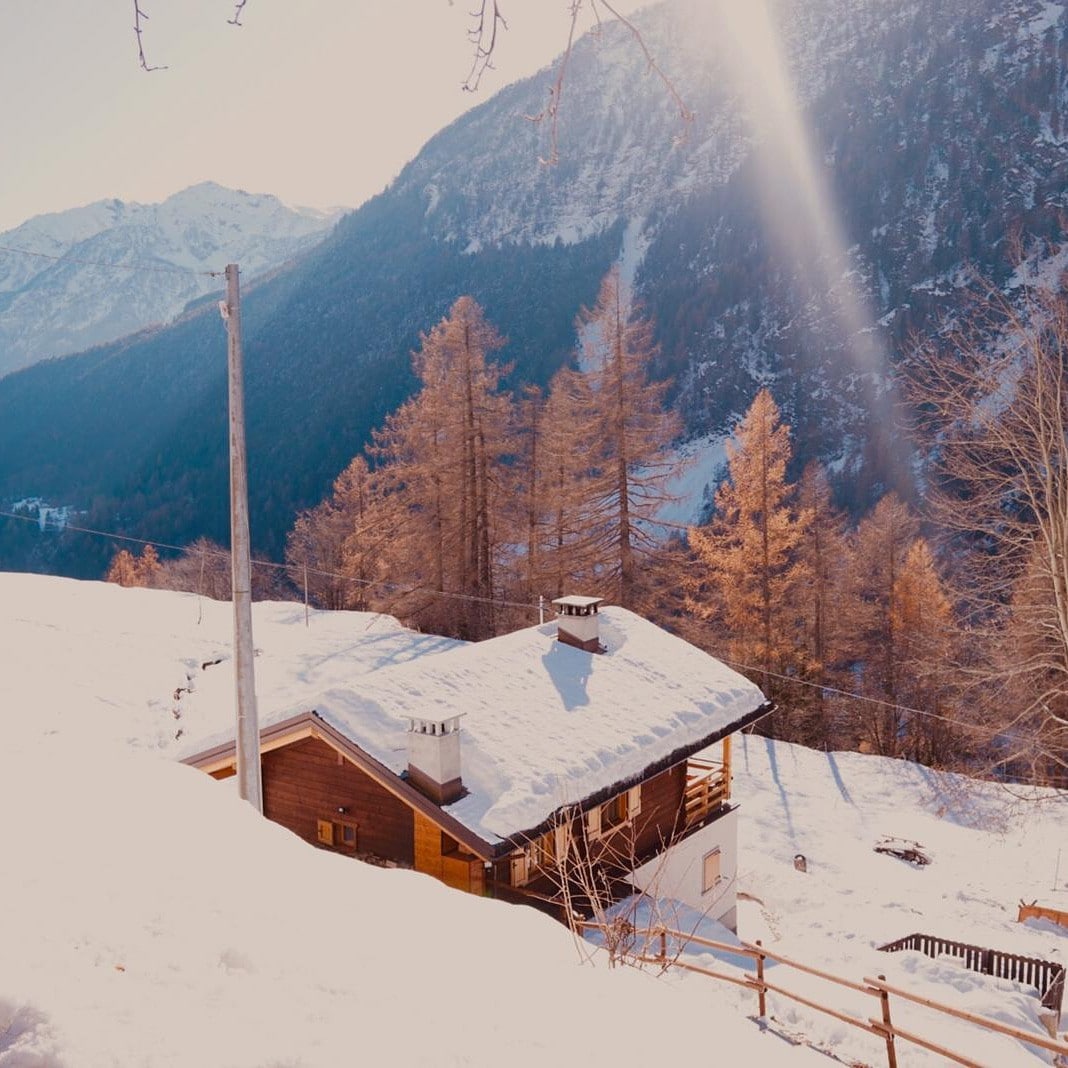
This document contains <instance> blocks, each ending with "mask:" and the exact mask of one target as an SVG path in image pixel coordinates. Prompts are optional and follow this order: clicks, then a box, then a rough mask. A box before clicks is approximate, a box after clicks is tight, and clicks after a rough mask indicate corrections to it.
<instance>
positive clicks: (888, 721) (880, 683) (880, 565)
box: [842, 493, 919, 756]
mask: <svg viewBox="0 0 1068 1068" xmlns="http://www.w3.org/2000/svg"><path fill="white" fill-rule="evenodd" d="M918 536H919V519H918V518H917V516H916V514H915V513H914V512H913V511H912V509H910V508H909V507H908V505H906V504H905V502H904V501H902V500H901V498H900V497H898V496H897V494H895V493H889V494H887V495H886V496H885V497H883V498H882V499H881V500H880V501H879V502H878V504H876V506H875V508H874V509H873V510H872V511H871V513H870V514H869V515H867V516H865V517H864V519H862V520H861V522H860V524H859V526H858V527H857V530H856V533H855V535H854V537H853V539H852V546H851V552H850V556H849V578H848V597H847V598H846V600H845V602H844V604H843V613H842V621H843V625H844V626H845V627H846V629H847V632H848V635H849V638H848V641H849V650H850V660H851V664H850V667H851V674H852V679H853V685H854V686H855V687H857V688H859V691H860V693H861V694H862V695H863V696H865V697H869V698H872V699H873V700H872V702H858V704H857V707H858V708H860V709H862V711H861V712H859V713H857V720H858V721H857V723H856V730H857V734H858V736H859V737H860V738H861V739H862V740H863V741H864V743H866V744H865V747H866V748H869V749H870V750H871V751H873V752H875V753H879V754H881V755H882V756H898V755H900V754H901V753H902V752H903V750H904V747H905V738H904V733H905V725H906V715H905V713H904V712H903V711H902V710H901V708H900V707H899V705H900V703H901V701H902V698H903V696H904V693H903V690H904V689H905V688H906V686H905V679H906V676H907V672H908V666H907V665H906V663H905V659H906V642H905V636H904V634H903V632H902V630H901V627H902V613H901V610H900V607H899V605H898V598H899V597H900V596H901V594H902V590H903V587H902V583H901V578H902V575H903V574H904V573H905V569H906V560H907V559H908V556H909V552H910V550H911V549H912V547H913V545H914V543H915V542H916V540H917V538H918Z"/></svg>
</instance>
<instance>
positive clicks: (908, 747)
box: [891, 537, 967, 767]
mask: <svg viewBox="0 0 1068 1068" xmlns="http://www.w3.org/2000/svg"><path fill="white" fill-rule="evenodd" d="M892 603H893V607H892V612H893V617H894V618H893V619H892V621H891V632H892V634H893V635H894V640H895V641H896V642H897V644H898V648H899V650H900V652H899V656H898V660H899V663H900V665H901V671H900V675H899V679H898V684H897V693H896V698H897V700H898V701H899V702H900V703H901V704H902V705H905V706H907V707H909V708H912V709H916V710H917V713H919V714H914V713H911V712H909V713H905V715H906V717H907V718H906V721H905V727H904V731H903V747H904V751H905V752H906V754H907V755H908V756H909V757H910V758H911V759H913V760H917V761H919V762H920V763H922V764H927V765H931V766H936V767H947V766H949V765H951V764H954V763H958V762H959V758H960V756H962V755H963V749H962V744H964V743H966V741H967V739H965V738H964V737H962V735H961V734H960V732H958V731H957V730H956V729H955V728H954V724H953V720H954V718H955V713H956V696H957V692H958V687H957V685H956V681H957V674H956V672H955V670H954V668H953V664H954V661H955V656H954V644H955V640H956V635H957V627H956V622H955V620H954V616H953V607H952V605H951V603H950V600H949V597H948V596H947V594H946V590H945V587H944V585H943V583H942V580H941V578H940V577H939V574H938V569H937V567H936V566H935V560H934V554H933V553H932V552H931V547H930V545H929V544H928V543H927V540H926V539H925V538H922V537H921V538H917V539H916V540H915V541H914V542H913V543H912V545H911V546H909V549H908V552H907V553H906V554H905V559H904V562H903V565H902V568H901V570H900V572H899V573H898V575H897V578H896V580H895V589H894V591H893V598H892ZM923 713H927V714H926V715H924V714H923Z"/></svg>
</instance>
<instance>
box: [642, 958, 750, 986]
mask: <svg viewBox="0 0 1068 1068" xmlns="http://www.w3.org/2000/svg"><path fill="white" fill-rule="evenodd" d="M635 959H637V960H639V961H641V962H642V963H643V964H660V965H666V966H667V967H669V968H682V969H683V970H684V971H688V972H697V974H698V975H707V976H708V977H709V978H710V979H722V980H723V981H724V982H726V983H734V985H735V986H744V987H747V988H748V987H749V985H750V984H749V982H748V981H747V980H745V979H742V978H739V977H738V976H737V975H727V973H726V972H716V971H713V970H712V969H711V968H702V967H701V966H700V965H698V964H690V963H689V962H688V961H684V960H679V959H678V958H672V957H668V959H667V960H666V961H662V960H661V959H660V958H659V957H645V956H639V957H637V958H635Z"/></svg>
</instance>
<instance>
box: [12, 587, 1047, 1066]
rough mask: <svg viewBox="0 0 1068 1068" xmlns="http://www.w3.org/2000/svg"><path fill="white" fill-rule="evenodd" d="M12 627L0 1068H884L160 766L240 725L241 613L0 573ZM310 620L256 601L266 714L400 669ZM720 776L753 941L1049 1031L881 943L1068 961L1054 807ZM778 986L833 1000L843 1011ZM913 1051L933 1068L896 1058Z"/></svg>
mask: <svg viewBox="0 0 1068 1068" xmlns="http://www.w3.org/2000/svg"><path fill="white" fill-rule="evenodd" d="M0 604H3V605H4V614H3V618H2V619H0V644H2V646H3V648H4V649H5V650H6V651H7V653H8V663H9V664H10V665H12V667H11V670H8V671H5V672H3V673H2V674H0V708H2V709H3V710H4V712H3V715H2V716H0V837H2V840H3V843H4V848H3V849H2V850H0V884H2V885H3V887H4V908H3V909H2V910H0V944H2V945H3V946H4V952H3V953H2V954H0V1065H4V1066H7V1065H34V1066H35V1068H82V1066H85V1065H104V1064H123V1065H126V1064H138V1065H143V1066H145V1068H164V1066H167V1068H176V1066H183V1068H184V1066H187V1065H188V1066H192V1065H203V1064H227V1065H234V1066H247V1068H252V1066H257V1068H259V1066H262V1068H268V1066H277V1065H281V1064H285V1065H290V1066H293V1068H297V1066H300V1068H313V1066H314V1068H320V1066H321V1068H327V1066H329V1068H335V1066H336V1065H339V1064H345V1063H349V1062H350V1061H351V1060H352V1059H353V1057H354V1056H355V1055H357V1054H358V1055H359V1056H360V1058H361V1059H362V1060H365V1061H367V1062H369V1063H385V1062H387V1061H389V1062H390V1063H395V1064H401V1065H427V1066H431V1065H433V1066H439V1065H442V1064H465V1065H478V1066H480V1065H487V1066H489V1065H495V1064H498V1063H499V1061H500V1057H501V1055H502V1054H501V1051H502V1049H507V1053H508V1059H509V1061H510V1062H511V1063H514V1064H518V1065H524V1066H526V1065H529V1066H531V1068H534V1066H541V1065H544V1064H545V1063H547V1062H553V1063H560V1064H602V1063H604V1064H614V1065H619V1066H620V1068H632V1066H633V1068H645V1066H647V1065H650V1064H681V1063H695V1062H697V1061H699V1060H700V1059H701V1058H707V1056H708V1054H709V1049H710V1048H713V1049H714V1051H715V1054H716V1056H718V1057H721V1058H727V1059H730V1060H733V1061H734V1062H736V1063H744V1064H752V1065H760V1066H761V1068H764V1066H767V1068H810V1066H812V1068H815V1066H816V1065H826V1064H827V1063H828V1060H827V1056H826V1055H825V1053H819V1054H817V1053H815V1052H814V1051H812V1050H810V1049H808V1048H807V1047H806V1046H805V1045H794V1044H793V1042H796V1041H798V1036H799V1035H801V1036H807V1040H808V1041H811V1042H813V1043H815V1044H816V1045H817V1046H818V1047H819V1048H821V1049H823V1050H825V1051H826V1053H829V1054H831V1055H832V1056H834V1057H836V1058H838V1059H839V1060H842V1061H845V1062H846V1063H851V1062H855V1061H861V1062H863V1063H868V1064H880V1063H884V1062H883V1060H882V1057H883V1056H884V1055H885V1053H884V1051H883V1050H882V1048H881V1043H880V1042H879V1041H878V1040H877V1039H875V1038H874V1037H872V1036H869V1035H865V1034H863V1033H862V1032H860V1031H854V1030H850V1029H847V1028H845V1027H844V1025H841V1024H839V1023H838V1022H837V1021H834V1020H833V1019H830V1018H828V1017H823V1016H820V1015H819V1014H817V1013H814V1012H810V1011H808V1010H805V1009H803V1008H801V1007H798V1006H796V1005H795V1004H793V1003H788V1002H786V1001H783V1000H780V999H778V998H775V997H773V998H772V1000H771V1009H772V1013H773V1015H774V1019H772V1020H771V1021H769V1026H768V1027H767V1028H765V1029H761V1028H758V1027H757V1026H756V1025H755V1024H754V1023H753V1022H752V1021H750V1020H747V1019H746V1018H745V1017H746V1016H751V1015H753V1013H754V1012H755V999H754V995H753V993H752V991H750V990H742V989H737V988H734V987H731V986H727V985H726V984H721V983H715V982H713V981H712V980H708V979H705V978H703V977H701V976H687V977H683V976H682V975H681V973H679V972H671V973H669V974H668V976H666V977H663V978H661V979H657V978H656V977H655V975H654V974H653V973H651V972H638V971H635V970H632V969H626V968H624V969H616V970H609V969H607V968H606V967H605V966H604V962H603V961H599V960H597V959H596V958H595V959H594V960H592V961H589V962H587V963H581V959H582V958H583V956H584V955H585V954H584V953H576V946H575V945H574V944H573V942H572V940H571V937H570V935H569V934H568V933H567V932H566V931H565V930H564V929H563V928H561V927H559V926H557V925H556V924H555V923H554V922H553V921H551V920H549V919H547V918H546V917H544V916H543V915H541V914H540V913H537V912H535V911H533V910H529V909H526V908H523V907H519V906H508V905H504V904H501V903H499V902H495V901H487V900H483V899H478V898H473V897H470V896H467V895H464V894H462V893H459V892H457V891H453V890H450V889H447V888H445V887H443V886H442V885H440V884H438V883H436V882H435V881H433V880H431V879H428V878H425V877H423V876H421V875H418V874H415V873H412V872H406V871H401V870H387V869H379V868H373V867H368V866H365V865H363V864H362V863H360V862H358V861H354V860H350V859H348V858H344V857H339V856H336V855H333V854H327V853H323V852H320V851H318V850H316V849H314V848H312V847H310V846H308V845H306V844H305V843H303V842H301V841H299V840H298V839H296V838H295V837H294V836H293V835H291V834H289V833H288V832H287V831H285V830H284V829H282V828H280V827H278V826H276V825H274V824H270V823H267V822H266V821H263V820H261V819H259V818H258V817H257V816H255V814H254V813H253V812H252V811H251V810H250V809H249V808H248V807H247V806H246V805H244V804H243V803H242V802H240V801H238V800H237V799H236V798H235V797H234V796H233V792H232V789H231V787H232V780H231V783H230V784H226V783H223V784H220V783H216V782H214V781H212V780H211V779H210V778H209V777H208V776H206V775H203V774H202V773H200V772H197V771H194V770H192V769H190V768H186V767H181V766H177V765H176V764H175V762H174V757H175V754H176V752H177V751H178V750H179V749H180V748H181V747H182V746H184V745H185V744H186V741H187V740H188V738H189V737H192V736H194V735H195V733H196V732H198V731H200V730H205V729H208V730H210V729H213V726H214V724H215V722H216V720H217V717H218V716H219V715H220V714H223V713H225V711H226V708H225V706H226V705H227V703H228V701H229V694H230V693H231V689H230V686H229V684H228V678H229V671H230V665H229V662H228V660H227V659H226V658H227V656H228V651H229V648H230V634H229V632H230V625H231V610H230V606H229V605H228V604H224V603H218V602H213V601H208V600H204V601H203V602H199V601H198V599H197V598H196V597H195V596H192V595H188V594H176V593H169V592H163V591H153V590H137V589H129V590H127V589H122V588H120V587H117V586H113V585H106V584H103V583H80V582H74V581H71V580H67V579H56V578H49V577H42V576H27V575H12V574H0ZM310 623H311V625H310V626H306V625H305V620H304V611H303V606H301V605H296V604H281V603H273V604H272V603H259V604H256V605H255V606H254V627H255V634H256V644H257V648H258V649H259V650H260V655H259V656H258V657H257V672H258V680H259V681H258V692H259V698H260V702H261V706H262V707H264V708H266V709H270V708H272V707H274V706H275V705H276V704H277V703H278V702H283V703H287V702H292V701H295V700H300V699H301V697H302V695H303V696H305V697H306V696H307V694H308V692H309V691H310V690H313V689H314V688H315V686H316V685H317V684H318V683H319V682H320V681H322V679H323V678H324V677H326V676H332V677H335V680H336V676H337V674H338V673H339V671H340V670H341V667H342V666H343V665H344V664H345V663H346V662H348V663H349V664H350V665H351V668H352V671H353V673H354V676H355V675H358V674H359V672H361V671H373V670H375V667H376V661H375V659H374V656H375V655H378V656H379V657H380V658H381V660H382V662H391V661H392V660H393V659H394V654H395V652H396V648H397V647H396V646H395V645H392V644H391V643H390V642H389V641H388V638H389V636H390V635H391V634H396V632H397V631H398V630H399V628H398V625H397V624H396V622H395V621H393V620H390V619H389V618H387V617H381V616H368V615H364V614H359V613H343V612H339V613H327V612H313V613H312V615H311V620H310ZM355 633H359V634H360V635H361V636H362V637H363V638H364V639H366V640H363V641H359V642H354V641H353V636H354V634H355ZM382 639H387V640H382ZM418 641H419V642H422V643H423V644H424V645H425V646H426V648H427V650H428V651H432V647H433V645H434V643H438V644H441V643H442V640H441V639H435V638H431V637H426V636H423V637H421V638H420V639H418ZM409 648H410V649H411V648H415V646H412V645H411V643H409ZM419 648H422V646H420V647H419ZM368 651H370V652H371V653H372V655H371V656H368V655H367V654H368ZM220 658H222V659H221V662H216V661H219V660H220ZM324 673H325V675H324ZM182 731H185V732H186V733H185V734H184V735H182V737H176V735H178V734H179V732H182ZM735 765H736V777H735V783H734V798H735V800H736V801H737V802H738V803H739V804H740V813H739V815H740V825H739V826H740V845H741V866H740V873H739V887H738V889H739V890H740V891H741V892H742V893H743V894H744V895H746V900H743V901H742V902H740V905H741V908H740V912H739V922H740V931H739V933H740V934H741V935H742V937H744V938H747V939H755V938H762V939H763V940H764V942H765V944H767V945H769V946H773V947H774V948H776V949H778V950H779V951H780V952H782V953H785V954H786V955H788V956H792V957H794V958H795V959H801V960H805V961H807V962H809V963H811V964H815V965H816V966H819V967H823V968H826V969H829V970H830V971H832V972H835V973H836V974H839V975H842V976H844V977H846V978H852V979H854V980H859V979H860V977H861V975H862V974H872V973H873V972H884V973H887V974H888V975H890V976H891V977H892V978H893V979H895V980H897V981H899V982H903V983H904V984H906V985H908V986H910V987H911V988H913V989H916V990H918V991H920V992H921V993H922V994H924V995H925V996H928V997H932V998H936V999H938V1000H941V1001H945V1002H948V1003H949V1004H951V1005H956V1006H958V1007H961V1008H967V1009H969V1010H971V1011H976V1012H980V1013H983V1014H986V1015H992V1016H995V1017H997V1018H999V1019H1002V1020H1004V1021H1006V1022H1009V1023H1012V1024H1015V1025H1016V1026H1019V1027H1024V1028H1029V1029H1032V1030H1035V1029H1037V1027H1038V1023H1037V998H1036V997H1035V996H1034V993H1033V992H1028V990H1027V988H1023V987H1019V986H1017V985H1016V984H1009V983H1006V982H1004V981H997V980H994V979H991V978H989V977H982V976H976V975H974V974H973V973H969V972H965V971H963V970H962V969H960V968H959V967H957V966H956V965H953V964H950V963H948V962H945V961H938V962H936V961H928V960H926V958H919V957H918V955H915V954H900V955H894V956H887V955H885V954H880V953H878V951H877V950H876V949H875V948H874V947H875V946H877V945H879V944H881V943H882V942H883V941H887V940H890V939H892V938H896V937H898V936H900V935H902V934H907V933H909V932H911V931H913V930H930V931H931V932H932V933H937V934H942V935H944V936H946V937H951V938H952V937H956V938H962V939H963V940H965V941H968V942H972V943H978V944H981V945H989V946H991V947H994V948H998V949H1004V950H1009V951H1015V952H1021V953H1025V954H1029V955H1035V956H1040V957H1044V958H1047V959H1053V960H1064V959H1065V958H1066V957H1068V934H1066V933H1065V932H1064V931H1063V930H1058V929H1056V928H1053V927H1052V926H1050V925H1045V926H1043V925H1036V926H1021V925H1018V924H1015V923H1013V922H1012V917H1013V915H1014V912H1015V904H1016V899H1017V898H1018V897H1026V898H1027V899H1028V900H1030V899H1032V898H1033V897H1036V896H1041V897H1042V899H1043V900H1044V901H1046V902H1047V903H1049V904H1053V905H1059V907H1062V908H1063V907H1064V904H1065V898H1066V897H1068V885H1066V884H1065V879H1066V878H1068V876H1066V872H1065V870H1064V869H1063V868H1062V869H1061V870H1060V872H1059V879H1058V882H1059V884H1060V885H1058V886H1055V887H1053V888H1052V889H1050V881H1051V878H1052V877H1053V875H1054V867H1053V865H1054V862H1055V857H1056V853H1057V849H1058V848H1059V846H1060V844H1061V843H1062V841H1063V838H1064V833H1063V828H1064V825H1065V824H1064V805H1065V803H1066V795H1058V794H1054V793H1047V794H1045V795H1044V799H1042V800H1039V801H1029V802H1027V803H1026V804H1025V803H1023V802H1020V801H1018V800H1017V799H1016V798H1014V797H1013V796H1011V795H1010V794H1008V793H1007V792H1006V791H1005V790H1003V789H1002V788H1000V787H997V786H994V785H992V784H978V783H970V782H968V781H967V780H962V779H960V778H956V777H953V776H946V775H941V774H939V773H937V772H933V771H930V770H929V769H925V768H921V767H918V766H916V765H912V764H908V763H906V762H904V761H893V760H886V759H881V758H872V757H863V756H858V755H855V754H834V753H818V752H813V751H810V750H805V749H801V748H800V747H796V746H790V745H786V744H783V743H777V742H772V741H769V740H767V739H761V738H756V737H749V738H746V739H744V740H743V742H742V744H740V745H739V746H738V751H737V759H736V761H735ZM880 834H897V835H902V836H910V837H915V838H918V839H919V840H920V841H922V842H923V843H924V845H925V846H926V847H928V849H929V850H930V851H931V854H932V856H933V860H932V862H931V864H930V865H929V866H928V867H926V868H923V869H914V868H912V867H910V866H908V865H907V864H904V863H903V862H902V861H899V860H896V859H894V858H892V857H885V856H880V855H877V854H875V853H873V852H872V850H871V844H872V840H873V838H874V837H876V836H878V835H880ZM799 852H800V853H804V854H805V855H806V857H807V859H808V871H807V872H799V871H797V870H796V868H795V867H794V863H793V858H794V855H795V854H796V853H799ZM703 963H705V964H712V966H713V967H715V968H716V969H717V970H722V969H723V968H725V967H729V965H726V964H724V963H723V962H710V961H707V960H706V961H703ZM802 978H803V977H802ZM776 981H778V982H782V983H783V985H786V986H788V988H791V989H797V990H799V991H802V992H805V993H806V995H807V996H811V997H814V998H816V999H817V1000H820V1001H823V1002H824V1003H835V1002H834V998H835V997H836V996H838V995H841V993H842V992H841V991H840V990H839V991H837V992H836V991H834V990H833V989H829V988H826V987H824V988H822V989H821V988H816V989H813V988H811V987H810V986H806V985H804V984H803V983H799V980H798V976H796V975H790V976H789V979H788V980H786V979H785V978H784V977H782V976H779V975H777V976H776ZM846 996H852V997H853V999H854V1001H858V999H860V996H859V995H855V994H854V995H849V994H848V992H847V994H846ZM900 1004H901V1003H898V1002H895V1020H897V1021H898V1022H899V1023H900V1024H901V1025H902V1026H913V1027H915V1028H917V1029H919V1030H920V1031H921V1033H924V1034H927V1035H928V1036H933V1037H934V1038H935V1039H936V1040H940V1041H944V1042H946V1043H947V1044H949V1045H950V1046H951V1048H955V1049H962V1050H964V1051H966V1052H971V1053H972V1054H973V1056H975V1057H976V1058H977V1059H978V1060H979V1061H980V1062H982V1063H991V1064H997V1065H998V1066H999V1068H1037V1066H1038V1065H1039V1064H1042V1063H1048V1061H1043V1060H1042V1059H1041V1058H1039V1057H1036V1056H1035V1055H1034V1053H1033V1052H1031V1051H1028V1050H1027V1049H1026V1048H1025V1047H1023V1046H1022V1045H1021V1044H1019V1043H1017V1042H1014V1041H1010V1040H1003V1039H998V1038H991V1037H989V1036H984V1034H983V1033H982V1032H976V1031H974V1030H969V1029H968V1028H967V1026H966V1025H963V1024H959V1023H953V1022H949V1021H947V1020H946V1019H945V1018H941V1019H939V1018H936V1017H930V1016H929V1015H924V1013H925V1011H926V1010H922V1009H916V1010H915V1011H910V1010H908V1009H906V1008H904V1007H898V1006H899V1005H900ZM851 1011H855V1012H857V1013H859V1014H861V1015H867V1014H870V1011H871V1002H870V1001H867V1000H863V999H860V1000H859V1001H858V1004H856V1005H852V1006H851ZM899 1014H900V1015H899ZM532 1022H533V1023H536V1024H537V1026H533V1025H532ZM546 1022H547V1023H546ZM543 1023H545V1026H542V1024H543ZM784 1035H785V1036H787V1040H785V1041H784V1037H783V1036H784ZM790 1036H792V1037H790ZM710 1044H711V1045H710ZM901 1056H902V1060H901V1063H903V1064H908V1065H910V1066H919V1068H928V1066H931V1068H933V1066H934V1065H937V1064H941V1063H944V1061H943V1060H941V1059H939V1058H938V1057H936V1056H934V1055H927V1054H925V1053H924V1052H923V1051H920V1050H916V1049H914V1048H913V1047H909V1048H908V1051H907V1053H903V1054H902V1055H901ZM906 1058H907V1059H906Z"/></svg>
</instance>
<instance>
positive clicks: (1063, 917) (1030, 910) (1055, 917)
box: [1016, 901, 1068, 927]
mask: <svg viewBox="0 0 1068 1068" xmlns="http://www.w3.org/2000/svg"><path fill="white" fill-rule="evenodd" d="M1016 919H1017V920H1018V921H1019V922H1020V923H1023V922H1024V920H1052V922H1053V923H1059V924H1060V925H1061V926H1062V927H1068V912H1065V911H1064V910H1063V909H1051V908H1049V907H1047V906H1046V905H1036V904H1035V903H1034V902H1033V901H1032V902H1031V904H1030V905H1025V904H1024V903H1023V902H1022V901H1021V902H1020V914H1019V915H1018V916H1017V917H1016Z"/></svg>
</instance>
